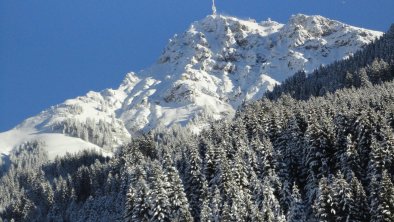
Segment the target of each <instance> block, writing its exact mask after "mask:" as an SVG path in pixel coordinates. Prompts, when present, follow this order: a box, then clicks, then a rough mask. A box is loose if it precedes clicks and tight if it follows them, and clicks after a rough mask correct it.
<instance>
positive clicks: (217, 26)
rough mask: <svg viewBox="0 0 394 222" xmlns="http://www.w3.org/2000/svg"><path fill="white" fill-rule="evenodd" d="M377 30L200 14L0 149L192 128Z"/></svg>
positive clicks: (309, 19)
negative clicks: (134, 66) (111, 84)
mask: <svg viewBox="0 0 394 222" xmlns="http://www.w3.org/2000/svg"><path fill="white" fill-rule="evenodd" d="M381 35H382V33H380V32H375V31H370V30H365V29H361V28H356V27H352V26H349V25H345V24H343V23H340V22H337V21H333V20H329V19H326V18H324V17H321V16H306V15H301V14H299V15H295V16H292V17H291V18H290V20H289V22H288V24H280V23H278V22H274V21H271V20H267V21H263V22H256V21H255V20H252V19H248V20H244V19H239V18H235V17H231V16H223V15H211V16H207V17H206V18H204V19H202V20H201V21H197V22H194V23H192V24H191V26H190V27H189V28H188V29H187V30H186V31H185V32H184V33H182V34H179V35H175V36H174V38H172V39H171V40H170V41H169V43H168V45H167V46H166V47H165V49H164V50H163V53H162V55H161V56H160V58H159V59H158V61H157V62H156V63H155V64H153V65H152V66H151V67H148V68H147V69H145V70H144V71H140V72H138V73H133V72H130V73H128V74H126V77H125V78H124V80H123V82H122V83H121V84H120V86H119V87H118V88H117V89H106V90H103V91H101V92H89V93H88V94H87V95H85V96H81V97H78V98H75V99H70V100H67V101H66V102H64V103H63V104H61V105H57V106H54V107H52V108H50V109H48V110H46V111H43V112H42V113H40V114H39V115H37V116H35V117H32V118H29V119H28V120H26V121H25V122H24V123H22V124H21V125H19V126H18V127H17V128H15V129H13V130H11V131H9V132H6V133H1V134H0V149H3V150H9V149H11V148H13V147H15V146H17V145H18V144H19V143H20V142H21V141H28V140H34V139H37V138H39V139H44V140H45V138H50V136H51V134H61V135H63V136H65V135H66V136H68V137H70V138H79V140H81V139H82V141H83V143H82V142H81V141H79V142H78V143H77V144H83V145H86V143H91V144H92V145H93V144H94V146H93V147H97V146H99V147H104V148H106V149H112V148H114V147H117V146H119V145H121V144H124V143H127V141H128V140H129V139H130V137H131V136H133V135H135V134H138V133H139V132H141V131H142V132H144V131H145V132H146V131H148V130H150V129H152V128H156V127H170V126H173V125H174V124H180V125H187V124H191V125H192V126H193V127H192V128H193V129H194V130H199V129H200V128H201V126H203V125H204V124H206V123H207V121H209V120H212V119H221V118H226V117H232V116H233V114H234V113H235V110H236V109H237V107H238V106H239V105H240V104H242V103H243V102H244V101H249V100H255V99H258V98H261V96H262V95H263V94H264V93H265V92H266V91H267V90H271V89H272V88H273V87H274V85H275V84H279V82H281V81H283V80H284V79H286V78H287V77H289V76H291V75H293V74H294V73H295V72H297V71H299V70H305V71H306V72H311V71H313V70H314V69H316V68H317V67H319V66H320V65H326V64H330V63H332V62H334V61H336V60H340V59H343V58H346V57H348V56H349V55H351V54H353V53H354V52H356V51H357V50H359V49H361V48H362V47H363V46H365V45H366V44H368V43H370V42H372V41H373V40H374V39H375V38H377V37H379V36H381ZM43 133H45V135H49V137H48V136H45V137H39V135H41V134H43ZM11 135H12V136H11ZM13 135H17V137H18V139H15V140H13V139H12V137H13ZM4 138H6V139H4ZM68 141H69V140H68ZM0 151H1V150H0ZM3 152H4V151H3Z"/></svg>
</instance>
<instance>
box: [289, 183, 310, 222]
mask: <svg viewBox="0 0 394 222" xmlns="http://www.w3.org/2000/svg"><path fill="white" fill-rule="evenodd" d="M290 199H291V202H290V207H289V211H288V213H287V217H286V219H287V221H289V222H303V221H306V218H305V209H304V204H303V201H302V198H301V195H300V191H299V189H298V187H297V185H295V184H294V185H293V192H292V194H291V198H290Z"/></svg>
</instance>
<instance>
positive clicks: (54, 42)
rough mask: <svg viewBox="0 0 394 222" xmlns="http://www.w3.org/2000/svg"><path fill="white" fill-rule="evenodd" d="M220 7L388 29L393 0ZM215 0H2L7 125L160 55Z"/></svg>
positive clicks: (261, 16)
mask: <svg viewBox="0 0 394 222" xmlns="http://www.w3.org/2000/svg"><path fill="white" fill-rule="evenodd" d="M216 1H217V5H218V11H219V12H220V13H224V14H228V15H234V16H238V17H242V18H249V17H250V18H254V19H256V20H258V21H260V20H265V19H267V18H268V17H270V18H272V20H276V21H279V22H282V23H285V22H286V21H287V20H288V18H289V17H290V15H292V14H296V13H304V14H319V15H323V16H326V17H329V18H332V19H336V20H340V21H343V22H345V23H348V24H351V25H356V26H361V27H365V28H370V29H375V30H381V31H385V30H386V29H387V28H388V27H389V25H390V24H391V23H393V22H394V13H393V11H394V1H393V0H376V1H371V0H216ZM210 7H211V1H210V0H139V1H137V0H23V1H18V0H0V132H1V131H5V130H8V129H10V128H12V127H14V126H15V125H16V124H18V123H20V122H21V121H22V120H24V119H26V118H27V117H30V116H33V115H36V114H37V113H39V112H40V111H42V110H44V109H46V108H48V107H50V106H51V105H55V104H58V103H61V102H63V101H64V100H65V99H68V98H73V97H76V96H78V95H83V94H85V93H86V92H88V91H89V90H96V91H99V90H102V89H104V88H109V87H116V86H118V85H119V83H120V82H121V80H122V78H123V77H124V75H125V73H126V72H128V71H138V70H140V69H143V68H144V67H147V66H149V65H150V64H152V63H153V62H155V61H156V59H157V58H158V56H159V55H160V53H161V52H162V49H163V48H164V46H165V45H166V44H167V42H168V39H169V38H171V37H172V36H173V35H174V34H175V33H180V32H183V31H184V30H185V29H186V28H187V27H188V26H189V25H190V23H191V22H193V21H196V20H200V19H202V18H204V17H205V16H206V15H207V14H209V13H210Z"/></svg>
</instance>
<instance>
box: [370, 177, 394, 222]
mask: <svg viewBox="0 0 394 222" xmlns="http://www.w3.org/2000/svg"><path fill="white" fill-rule="evenodd" d="M370 210H371V221H373V222H389V221H390V222H391V221H394V185H393V183H392V181H391V179H390V177H389V175H388V173H387V171H386V170H385V171H383V175H382V178H381V180H379V179H378V178H377V177H373V178H372V181H371V194H370Z"/></svg>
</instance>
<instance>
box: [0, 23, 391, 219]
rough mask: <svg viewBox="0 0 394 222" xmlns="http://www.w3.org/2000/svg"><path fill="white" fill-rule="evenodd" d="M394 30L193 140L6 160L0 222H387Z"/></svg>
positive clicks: (21, 154) (23, 154)
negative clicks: (50, 158) (110, 153)
mask: <svg viewBox="0 0 394 222" xmlns="http://www.w3.org/2000/svg"><path fill="white" fill-rule="evenodd" d="M393 33H394V28H391V30H390V31H389V32H388V33H387V34H386V35H385V36H383V37H382V38H381V39H380V40H377V41H376V42H375V43H373V44H371V45H369V46H367V47H366V48H365V49H364V50H363V51H361V52H359V53H357V54H356V55H354V56H353V57H352V58H349V59H348V60H346V61H343V62H338V63H335V64H333V65H330V66H327V67H322V68H321V69H319V70H316V71H315V72H314V73H313V74H311V75H310V76H308V77H306V76H305V74H303V75H302V74H298V75H296V76H295V77H293V78H291V79H289V80H288V81H286V82H285V83H284V84H283V85H281V86H279V87H277V88H276V89H275V90H274V91H273V92H272V93H268V94H267V96H266V98H262V99H261V100H259V101H256V102H253V103H250V104H245V106H243V107H242V108H241V109H240V110H239V111H238V112H237V114H236V116H235V118H234V119H233V120H231V121H219V122H214V123H211V124H210V126H209V127H207V128H206V129H205V130H204V131H202V132H201V133H200V134H199V135H195V134H193V133H192V132H189V131H188V130H185V128H182V127H174V128H172V129H168V130H164V129H161V130H160V129H157V130H154V131H152V132H149V133H147V134H146V135H143V136H141V137H138V138H134V139H133V140H132V141H131V142H130V143H129V144H128V145H126V146H124V147H122V148H120V149H119V151H118V152H117V153H116V154H115V155H114V156H113V157H111V158H110V157H103V156H102V155H100V154H99V153H95V152H93V151H85V152H82V153H78V154H73V155H71V154H69V155H66V156H64V157H62V158H58V159H56V160H55V161H51V162H50V161H48V158H47V154H46V153H45V151H43V149H42V148H41V147H40V143H39V142H37V143H27V144H24V145H23V146H21V147H19V149H16V150H14V151H13V153H12V154H11V155H10V160H9V162H2V163H1V164H0V165H1V166H2V169H1V171H0V172H1V173H0V177H1V179H0V221H12V220H14V221H275V222H276V221H292V222H296V221H330V222H331V221H344V222H345V221H360V222H361V221H374V222H378V221H379V222H380V221H382V222H383V221H385V222H392V221H394V184H393V182H394V133H393V132H394V82H393V81H392V80H393V78H394V56H393V52H394V51H393V49H394V34H393Z"/></svg>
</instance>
